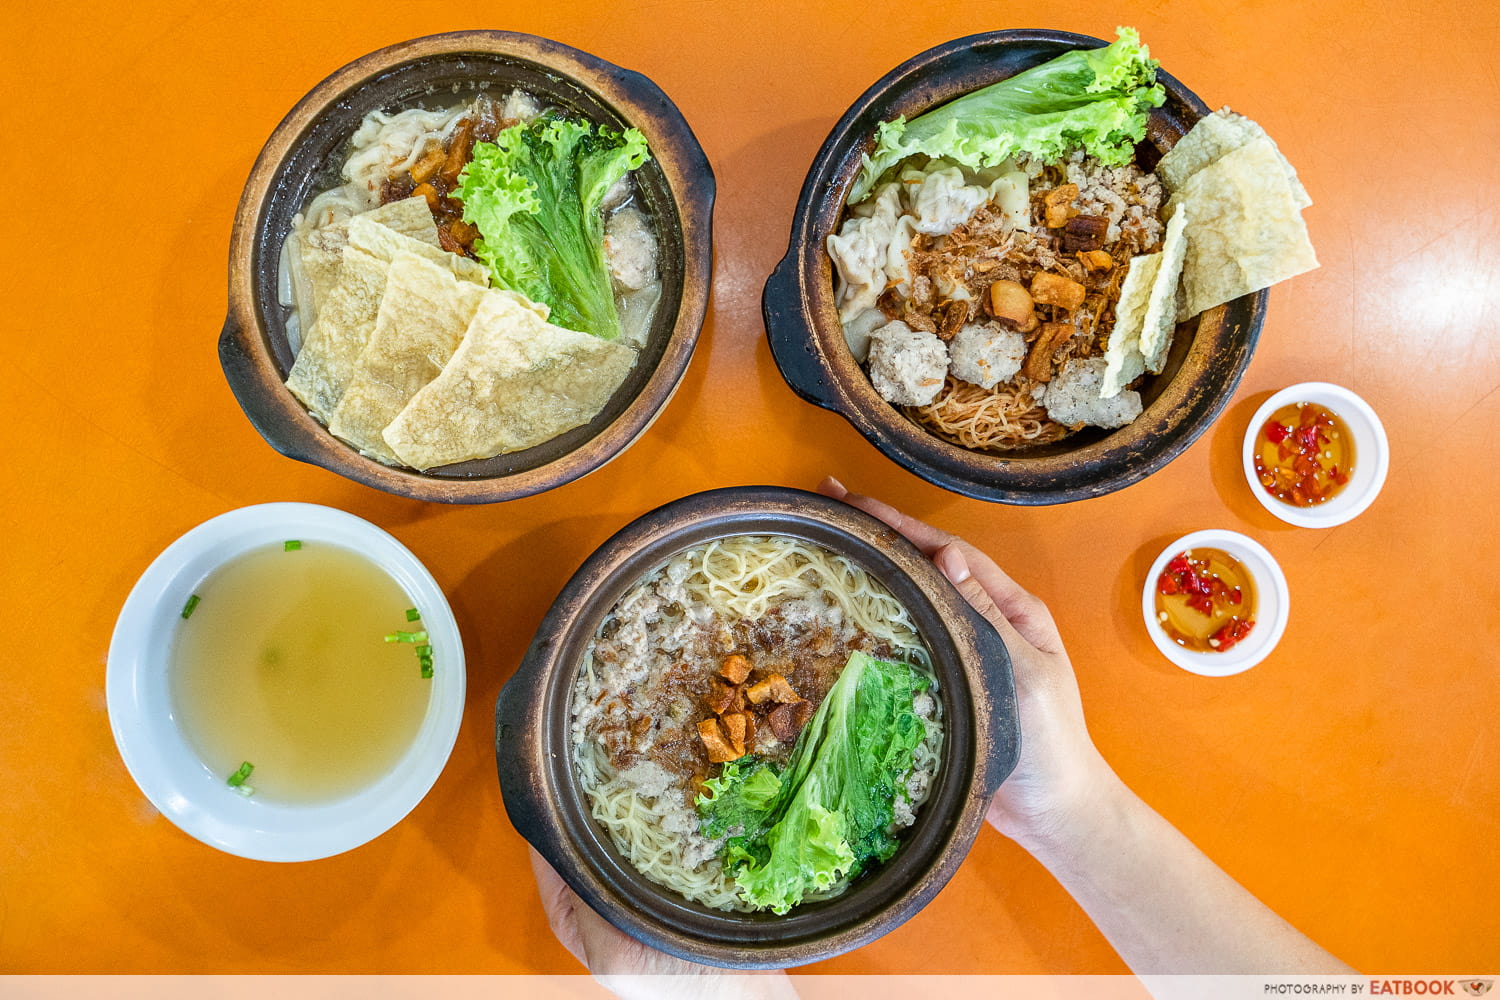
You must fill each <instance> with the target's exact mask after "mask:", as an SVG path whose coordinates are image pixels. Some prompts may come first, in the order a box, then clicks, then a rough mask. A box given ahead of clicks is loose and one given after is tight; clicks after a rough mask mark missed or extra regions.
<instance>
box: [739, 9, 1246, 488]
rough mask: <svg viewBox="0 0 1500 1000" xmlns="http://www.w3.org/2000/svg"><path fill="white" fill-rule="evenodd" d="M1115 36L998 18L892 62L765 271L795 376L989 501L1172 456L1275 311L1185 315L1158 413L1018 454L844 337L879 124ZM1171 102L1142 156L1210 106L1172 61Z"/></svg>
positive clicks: (941, 481)
mask: <svg viewBox="0 0 1500 1000" xmlns="http://www.w3.org/2000/svg"><path fill="white" fill-rule="evenodd" d="M1104 44H1106V43H1105V42H1104V41H1102V40H1100V39H1098V38H1092V37H1090V36H1088V35H1075V34H1071V33H1069V32H1063V31H1044V30H1032V29H1026V30H1016V31H992V32H987V33H985V34H981V35H971V36H969V37H967V38H960V39H958V40H956V41H952V42H948V43H946V44H944V45H939V46H937V47H936V48H933V49H929V50H927V51H926V52H923V53H922V54H921V55H918V56H916V57H914V58H912V59H910V60H908V61H907V62H905V63H903V64H902V65H900V66H898V67H896V69H894V70H892V71H891V72H890V73H888V74H886V76H885V77H883V78H882V79H881V80H880V81H879V82H877V83H876V84H875V85H874V86H873V87H871V88H870V89H869V90H867V91H865V93H864V95H863V96H861V97H860V99H859V100H858V101H856V102H855V103H854V106H853V107H851V108H850V109H849V110H848V111H847V112H845V114H844V117H843V118H841V119H839V122H838V124H837V125H835V126H834V128H833V131H832V132H831V133H830V134H829V136H828V138H827V140H825V141H824V143H823V148H822V149H821V150H819V152H818V156H817V158H816V159H815V160H814V161H813V165H812V169H811V170H810V171H809V172H808V175H807V180H806V182H805V183H804V184H803V186H802V194H801V197H800V198H799V199H798V201H797V208H796V212H795V213H794V215H793V218H792V234H791V245H790V246H789V248H788V249H787V253H786V256H785V257H783V258H782V260H781V263H780V264H778V265H777V266H776V270H775V271H774V272H773V273H772V275H771V277H770V279H769V280H768V281H767V282H766V288H765V296H764V298H763V300H762V306H763V309H764V313H765V322H766V334H767V337H768V339H769V340H770V345H771V353H772V355H773V356H774V357H775V359H776V365H777V367H778V368H780V369H781V374H782V376H783V377H784V378H785V379H786V381H787V384H788V385H790V386H791V387H792V389H793V390H795V391H796V393H797V394H798V395H799V396H801V397H802V398H803V399H805V400H807V401H808V402H810V403H815V404H816V405H818V406H821V407H824V408H825V409H829V410H833V411H834V412H836V413H838V414H839V415H841V416H842V417H844V419H846V420H848V421H849V422H850V423H851V424H853V425H854V427H855V428H856V429H857V430H858V431H859V432H860V433H861V434H863V435H864V436H865V438H866V439H867V440H869V441H870V443H871V444H873V445H875V447H877V448H879V449H880V450H881V451H882V452H884V453H885V455H886V456H887V457H888V458H890V459H891V460H892V461H894V462H896V463H898V464H900V465H902V466H904V467H906V468H907V469H909V470H911V471H912V472H914V473H916V474H917V475H919V476H921V477H922V478H923V479H926V480H927V481H929V482H932V483H936V484H937V485H938V486H942V487H944V488H945V489H949V490H952V491H953V492H955V493H961V494H963V495H964V496H969V497H974V498H975V499H979V500H991V501H997V502H1000V503H1011V504H1024V505H1043V504H1055V503H1066V502H1068V501H1072V500H1082V499H1085V498H1087V497H1095V496H1102V495H1104V494H1106V493H1111V492H1114V491H1115V490H1118V489H1122V488H1124V487H1126V486H1129V485H1130V484H1132V483H1135V482H1138V481H1140V480H1141V479H1144V478H1145V477H1146V476H1149V475H1150V474H1151V473H1153V472H1155V471H1157V470H1158V469H1160V468H1162V467H1163V466H1165V465H1166V464H1167V463H1168V462H1170V461H1171V460H1172V459H1174V458H1176V457H1177V456H1178V455H1179V454H1181V453H1182V452H1183V451H1184V450H1185V449H1186V448H1187V447H1188V446H1189V445H1191V444H1192V443H1193V442H1194V441H1195V440H1196V439H1197V438H1198V436H1199V435H1200V434H1202V433H1203V432H1204V431H1205V430H1207V429H1208V427H1209V425H1210V424H1212V423H1213V421H1214V419H1215V418H1216V417H1217V416H1218V415H1219V413H1220V411H1222V410H1223V409H1224V406H1225V405H1226V404H1227V403H1228V402H1229V398H1230V397H1231V396H1232V395H1233V394H1234V390H1235V387H1236V386H1238V385H1239V381H1240V377H1241V376H1242V375H1243V374H1244V371H1245V368H1246V366H1248V365H1249V363H1250V355H1251V353H1252V352H1253V351H1254V350H1255V342H1256V340H1257V339H1258V338H1259V336H1260V328H1261V323H1262V322H1263V321H1264V318H1265V311H1266V297H1267V293H1266V292H1264V291H1261V292H1257V293H1255V294H1253V295H1247V296H1244V297H1242V298H1239V299H1236V300H1234V301H1233V302H1230V303H1228V304H1227V305H1225V306H1220V307H1218V308H1215V309H1211V310H1209V311H1208V312H1206V313H1204V314H1203V315H1202V316H1201V317H1199V318H1198V319H1197V320H1190V321H1188V323H1186V324H1184V325H1182V326H1181V327H1179V329H1178V332H1177V336H1176V337H1175V339H1174V341H1173V344H1172V350H1171V354H1170V355H1169V357H1168V359H1167V363H1166V368H1165V370H1164V371H1163V372H1162V373H1161V374H1160V375H1158V376H1155V377H1153V378H1151V379H1150V381H1149V382H1147V383H1146V385H1145V387H1144V389H1143V391H1142V393H1141V395H1142V402H1143V403H1144V404H1145V412H1144V413H1142V414H1141V416H1140V417H1138V418H1137V419H1136V420H1135V422H1133V423H1132V424H1130V425H1129V426H1127V427H1123V428H1120V429H1119V430H1116V431H1113V432H1111V431H1105V430H1102V429H1099V428H1088V429H1085V430H1083V431H1080V432H1078V433H1077V434H1074V435H1072V436H1070V437H1069V438H1067V439H1065V440H1063V441H1061V442H1058V443H1056V444H1053V445H1049V446H1043V447H1039V448H1036V449H1030V450H1026V451H1024V452H1013V453H1010V454H1007V455H1000V454H991V453H987V452H978V451H970V450H968V449H966V448H961V447H959V446H957V445H953V444H949V443H948V442H946V441H944V440H942V439H941V438H938V437H936V436H934V435H932V434H930V433H928V432H927V431H926V430H924V429H923V428H921V427H920V426H918V425H917V424H915V423H913V422H912V421H911V420H909V419H907V417H906V416H905V415H904V414H903V413H901V411H900V410H898V409H896V408H895V407H893V406H892V405H891V404H889V403H887V402H886V401H885V400H884V399H882V398H881V397H880V396H879V395H878V394H877V393H876V392H875V390H874V388H873V387H872V386H871V385H870V380H869V378H868V377H867V376H866V375H865V373H864V371H863V369H862V368H861V367H860V366H859V364H858V363H857V362H856V361H855V360H854V356H853V355H852V354H850V352H849V349H848V347H847V345H846V344H845V341H844V334H843V327H842V325H841V324H840V322H839V317H838V310H837V309H836V308H835V307H834V299H833V265H832V262H831V261H830V260H829V257H828V253H827V251H826V249H825V246H826V244H827V241H828V236H829V234H830V233H832V232H834V231H835V229H836V227H837V226H838V223H839V217H840V215H841V213H842V212H843V206H844V200H845V198H846V197H847V194H848V191H849V187H850V185H851V184H852V183H853V182H854V177H855V175H856V174H857V173H858V172H859V168H860V157H861V155H862V154H864V153H865V152H867V151H868V150H870V149H871V148H873V146H874V135H875V129H876V127H877V126H878V125H879V124H880V123H881V122H885V121H889V120H891V119H893V118H895V117H897V116H898V115H906V116H907V117H908V118H911V117H914V116H916V115H919V114H921V113H922V112H924V111H928V110H931V109H932V108H935V107H937V106H938V105H941V104H944V103H946V102H948V101H949V100H952V99H953V98H955V97H958V96H959V95H961V94H965V93H967V92H969V91H971V90H976V89H978V88H980V87H983V86H986V85H988V84H991V83H995V82H997V81H999V80H1003V79H1005V78H1006V77H1009V76H1012V75H1014V74H1015V73H1018V72H1020V71H1021V70H1024V69H1029V68H1030V67H1032V66H1035V65H1037V64H1039V63H1042V62H1045V61H1047V60H1048V59H1051V58H1053V57H1054V56H1058V55H1061V54H1062V53H1063V52H1066V51H1068V50H1069V49H1077V48H1098V47H1100V46H1103V45H1104ZM1157 76H1158V79H1159V80H1160V81H1161V83H1162V85H1163V87H1164V88H1165V89H1166V92H1167V101H1166V103H1165V104H1164V105H1163V106H1162V107H1160V108H1157V109H1156V110H1154V111H1152V112H1151V118H1150V121H1149V124H1148V126H1147V132H1146V141H1145V143H1143V144H1142V146H1143V148H1142V151H1141V157H1142V159H1144V160H1145V161H1146V162H1147V163H1149V164H1151V165H1154V163H1155V161H1156V159H1158V158H1159V157H1160V155H1161V154H1162V153H1164V152H1166V151H1167V150H1168V149H1170V148H1171V147H1172V145H1173V144H1174V143H1175V142H1176V141H1177V140H1178V139H1179V138H1181V137H1182V135H1183V134H1184V133H1185V132H1186V131H1187V130H1188V129H1189V128H1191V127H1192V126H1193V124H1194V123H1195V122H1196V121H1197V120H1198V119H1199V118H1201V117H1203V116H1204V115H1206V114H1208V107H1207V106H1206V105H1205V104H1204V103H1203V102H1202V101H1201V100H1199V99H1198V98H1197V97H1196V96H1195V95H1194V94H1193V93H1192V92H1191V91H1189V90H1188V89H1187V88H1186V87H1184V86H1183V85H1182V84H1180V83H1178V82H1177V81H1176V80H1175V79H1173V78H1172V77H1171V76H1169V75H1167V74H1166V73H1161V72H1158V74H1157Z"/></svg>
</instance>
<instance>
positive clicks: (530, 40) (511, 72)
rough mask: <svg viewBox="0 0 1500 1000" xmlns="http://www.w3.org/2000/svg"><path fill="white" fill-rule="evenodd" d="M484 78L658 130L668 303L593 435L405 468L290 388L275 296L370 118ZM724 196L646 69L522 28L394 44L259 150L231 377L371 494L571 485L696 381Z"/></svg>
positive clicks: (232, 290) (233, 291)
mask: <svg viewBox="0 0 1500 1000" xmlns="http://www.w3.org/2000/svg"><path fill="white" fill-rule="evenodd" d="M479 82H486V83H488V84H489V86H490V87H491V89H493V90H495V91H496V92H499V93H504V92H505V91H508V90H509V88H511V87H513V86H520V87H522V88H524V89H526V90H528V91H530V92H531V93H532V94H533V95H535V96H537V97H538V98H540V99H541V100H542V101H543V102H544V103H549V104H555V105H558V106H561V107H565V108H568V109H570V110H572V111H575V112H577V113H579V114H580V115H582V116H584V117H586V118H589V119H591V120H593V121H595V122H598V123H601V124H605V125H609V126H611V127H613V128H624V127H629V126H632V125H633V126H635V127H636V128H639V129H640V130H641V131H642V132H643V133H644V134H645V136H646V140H647V143H648V145H649V147H650V150H651V156H652V158H651V160H650V161H649V162H648V163H647V164H645V165H644V166H643V167H642V168H640V170H638V171H637V173H636V177H637V179H638V189H639V190H640V192H641V197H642V198H643V199H644V201H645V207H646V209H647V211H648V213H649V214H650V215H651V217H652V218H653V219H654V221H655V223H656V227H657V237H658V242H659V244H660V248H661V256H660V261H659V266H660V271H661V279H662V300H661V305H660V306H659V307H658V311H657V316H656V320H655V323H654V324H653V327H652V330H651V332H650V335H649V337H648V339H647V342H646V345H645V348H644V350H642V352H641V356H640V359H639V360H638V361H637V363H636V366H635V368H634V369H633V370H632V371H631V373H630V375H629V377H628V378H627V379H626V381H625V383H624V385H622V386H621V387H620V389H619V390H618V391H617V392H616V393H615V395H614V397H613V398H612V399H611V400H610V401H609V403H608V404H607V405H606V406H605V408H604V410H603V411H602V412H601V413H600V414H599V415H598V416H597V417H595V418H594V419H593V420H592V421H591V422H589V423H588V424H587V425H585V426H583V427H578V428H574V429H573V430H570V431H568V432H566V433H564V434H562V435H559V436H558V437H556V438H553V439H552V440H551V441H547V442H545V443H544V444H540V445H538V446H536V447H535V448H530V449H527V450H525V451H521V452H516V453H514V454H510V455H502V456H499V457H497V458H491V459H486V460H483V461H475V462H465V463H462V464H458V465H451V466H446V467H443V468H438V469H432V470H429V471H427V472H425V473H422V472H416V471H413V470H411V469H398V468H391V467H389V466H385V465H382V464H380V463H379V462H376V461H373V460H372V459H368V458H365V457H364V456H363V455H361V454H359V452H358V451H356V450H355V449H353V448H351V447H349V446H348V445H346V444H344V443H343V442H342V441H339V440H338V439H337V438H335V437H334V436H333V435H331V434H329V433H328V431H327V429H326V428H324V427H323V426H322V425H321V424H319V423H318V422H317V421H316V420H315V419H313V417H312V416H311V415H309V414H308V413H307V411H306V410H304V409H303V408H302V405H301V403H299V402H298V401H297V399H296V397H294V396H293V395H292V394H291V392H290V391H288V390H287V388H286V386H285V385H284V383H285V380H286V376H287V373H288V371H290V369H291V365H292V361H293V360H294V358H293V355H292V351H291V347H290V345H289V344H288V342H287V336H286V323H285V320H286V314H287V312H288V310H286V309H285V308H283V307H282V306H280V305H279V304H278V302H277V276H278V269H279V255H280V252H281V245H282V243H283V242H284V241H285V239H286V236H287V234H288V232H290V230H291V226H292V217H293V216H294V215H295V214H296V213H297V212H298V211H300V210H301V209H302V208H303V207H304V206H305V205H306V204H307V202H308V201H309V200H310V199H311V198H312V196H313V195H314V194H315V193H317V192H318V191H322V190H326V189H327V188H329V187H332V186H334V185H335V184H336V183H338V170H339V167H340V165H341V162H342V160H343V157H344V155H345V153H346V151H347V149H348V143H349V138H350V136H351V135H352V134H353V133H354V130H355V129H356V128H357V127H358V125H359V123H360V121H361V120H362V119H363V118H364V116H365V115H366V114H367V113H369V112H370V111H372V110H374V109H376V108H384V109H387V110H394V109H401V108H405V107H412V106H416V105H418V104H423V103H424V102H425V103H426V104H427V105H429V106H431V105H433V103H434V102H435V101H438V100H441V98H442V96H443V95H445V94H449V93H453V88H454V87H455V86H457V87H459V88H461V89H460V91H459V93H462V94H468V93H471V92H472V90H471V89H470V88H471V87H472V86H473V85H474V84H476V83H479ZM713 201H714V177H713V171H712V169H711V168H710V166H709V163H708V159H707V157H705V156H704V154H703V150H702V148H701V147H700V146H699V145H698V141H697V139H696V138H695V137H694V135H693V132H692V130H691V129H690V128H689V127H688V125H687V122H686V121H684V120H683V117H682V115H681V113H679V112H678V110H677V108H676V106H675V105H673V104H672V102H671V100H669V99H668V98H667V96H666V94H664V93H662V91H661V89H660V88H659V87H657V86H656V84H654V83H652V82H651V81H650V80H648V79H647V78H646V77H644V76H642V75H641V74H639V73H634V72H631V71H629V70H624V69H621V68H620V67H618V66H615V65H612V64H610V63H607V62H605V61H604V60H602V59H598V58H595V57H594V56H591V55H588V54H587V53H584V52H580V51H578V50H577V49H573V48H569V47H568V46H566V45H560V44H558V43H557V42H552V41H548V40H546V39H543V38H537V37H535V36H532V35H523V34H517V33H514V32H508V31H460V32H453V33H451V34H445V35H432V36H430V37H427V38H418V39H415V40H413V41H409V42H402V43H400V44H397V45H392V46H390V47H388V48H384V49H381V50H380V51H378V52H373V53H371V54H370V55H367V56H364V57H363V58H361V59H357V60H355V61H354V62H352V63H350V64H349V65H347V66H345V67H343V68H342V69H340V70H338V71H336V72H335V73H334V74H333V75H332V76H330V77H328V79H326V80H324V81H323V82H322V83H320V84H318V85H317V86H316V87H314V88H313V89H312V91H311V92H309V93H308V95H307V96H306V97H304V98H303V99H302V100H301V101H299V102H298V103H297V106H296V107H294V108H293V109H292V110H291V113H290V114H288V115H287V116H286V118H285V119H284V120H283V121H282V122H281V124H280V125H278V126H277V128H276V131H275V132H274V133H272V135H271V138H270V140H269V141H268V142H267V143H266V145H265V148H264V149H263V150H261V154H260V157H259V158H258V159H257V160H256V162H255V166H254V168H253V169H252V170H251V172H250V179H249V180H248V181H247V182H246V184H245V191H244V194H243V196H242V197H241V198H240V204H239V209H238V211H237V213H236V215H235V222H234V234H233V237H232V239H231V242H230V251H229V315H228V317H227V318H226V320H225V322H224V331H223V334H222V335H221V336H220V338H219V357H220V360H221V362H222V364H223V367H224V374H225V376H226V377H227V378H228V380H229V385H230V387H231V388H232V389H233V390H234V394H235V397H236V398H237V399H238V400H239V402H240V406H241V407H242V408H243V409H244V411H245V415H246V416H248V417H249V418H250V422H251V423H252V424H254V425H255V429H256V430H258V431H260V433H261V436H263V437H264V438H265V439H266V441H267V442H269V443H270V445H271V446H272V447H273V448H275V449H276V450H277V451H279V452H281V453H282V454H283V455H286V456H288V457H290V458H295V459H297V460H298V461H302V462H310V463H312V464H313V465H318V466H322V467H323V468H325V469H328V470H330V471H332V472H336V473H338V474H339V475H341V476H345V477H347V478H349V479H353V480H355V481H356V482H360V483H364V484H365V485H367V486H373V487H375V488H376V489H380V490H384V491H386V492H388V493H395V494H398V495H400V496H407V497H415V498H417V499H421V500H438V501H443V502H447V503H492V502H494V501H498V500H510V499H514V498H516V497H523V496H530V495H532V494H534V493H539V492H542V491H543V490H548V489H551V488H553V487H555V486H560V485H562V484H564V483H567V482H571V481H572V480H574V479H577V478H579V477H580V476H583V475H585V474H587V473H589V472H591V471H593V470H594V469H597V468H599V467H600V466H602V465H604V464H605V463H606V462H608V461H609V460H610V459H612V458H614V457H615V456H616V455H618V454H620V452H622V451H624V450H625V449H626V448H628V447H629V446H630V445H631V444H632V443H633V442H634V441H635V439H636V438H637V437H639V436H640V435H641V434H642V433H643V432H644V431H645V430H646V428H647V427H649V426H650V424H651V421H652V420H653V419H655V417H656V415H657V413H658V412H660V410H661V408H662V407H663V406H665V405H666V403H667V401H668V400H669V399H670V398H671V396H672V393H673V391H674V390H675V389H676V387H677V384H678V382H679V381H680V380H681V379H682V375H683V372H684V371H685V370H686V368H687V364H688V361H689V360H690V359H691V357H692V354H693V348H694V346H695V345H696V343H697V340H698V333H699V330H700V328H701V326H702V324H703V315H704V311H705V309H706V308H707V304H708V293H709V285H710V280H711V272H712V252H711V239H712V225H713Z"/></svg>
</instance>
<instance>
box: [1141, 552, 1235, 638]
mask: <svg viewBox="0 0 1500 1000" xmlns="http://www.w3.org/2000/svg"><path fill="white" fill-rule="evenodd" d="M1156 621H1157V624H1158V625H1160V626H1161V629H1162V631H1163V632H1165V633H1166V634H1167V637H1168V638H1170V639H1171V640H1172V641H1173V642H1175V643H1177V645H1179V646H1181V647H1183V648H1184V649H1189V650H1192V651H1193V652H1197V653H1222V652H1224V651H1225V650H1228V649H1231V648H1233V647H1234V646H1235V645H1237V644H1238V643H1239V642H1240V641H1241V640H1243V639H1244V638H1245V637H1246V636H1248V635H1249V634H1250V631H1251V629H1253V628H1254V627H1255V582H1254V581H1253V580H1252V579H1251V577H1250V572H1249V570H1247V569H1246V568H1245V567H1244V565H1242V564H1241V563H1240V561H1239V560H1238V559H1236V558H1235V557H1234V556H1232V555H1230V554H1229V553H1227V552H1224V551H1222V550H1220V549H1206V548H1203V549H1189V550H1187V551H1184V552H1179V553H1177V554H1176V555H1175V556H1173V557H1172V558H1171V559H1170V560H1168V562H1167V565H1166V568H1165V569H1164V570H1163V571H1162V574H1161V576H1159V577H1157V579H1156Z"/></svg>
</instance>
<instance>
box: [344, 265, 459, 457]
mask: <svg viewBox="0 0 1500 1000" xmlns="http://www.w3.org/2000/svg"><path fill="white" fill-rule="evenodd" d="M487 291H488V290H487V289H485V288H483V287H481V286H479V285H476V284H474V283H472V282H468V281H459V280H458V279H457V278H455V277H454V276H453V273H452V272H451V271H449V270H447V269H446V268H442V267H439V266H438V265H437V264H434V263H432V262H431V261H428V260H424V259H423V258H421V257H418V256H416V255H415V254H411V253H401V254H397V256H396V258H395V259H394V260H392V261H391V265H390V268H389V270H388V271H387V272H386V279H385V295H384V297H382V299H381V300H380V311H379V313H378V314H377V315H376V318H375V329H374V331H373V332H372V333H371V334H370V339H369V341H368V342H367V343H366V344H365V347H364V350H363V351H361V352H360V355H359V360H358V362H357V364H356V366H355V371H354V374H353V377H352V378H351V379H350V380H349V386H348V388H347V389H346V390H345V392H344V395H343V398H342V399H340V400H339V404H338V407H337V408H335V409H334V411H333V417H332V419H331V420H329V422H328V429H329V430H330V431H332V432H333V433H334V435H336V436H337V437H339V438H341V439H342V440H344V441H347V442H348V443H349V444H352V445H353V446H354V447H356V448H358V449H359V450H360V451H361V452H363V453H364V454H366V455H369V456H370V457H371V458H374V459H375V460H377V461H380V462H384V463H386V464H387V465H390V464H392V463H394V462H395V461H396V460H397V459H396V456H395V453H394V452H392V451H391V449H390V446H389V445H387V444H386V443H385V438H384V437H383V436H382V433H381V432H382V431H384V430H385V428H386V426H387V425H388V424H389V423H390V422H391V421H392V420H394V419H395V417H396V415H397V414H398V413H400V412H401V411H402V409H404V408H405V406H406V404H407V403H408V402H409V401H410V400H411V398H412V397H413V396H415V395H416V394H417V391H418V390H419V389H421V388H422V387H423V386H424V385H426V384H427V383H429V382H431V381H432V380H433V379H435V378H437V376H438V373H439V372H441V371H442V370H443V366H444V365H446V364H447V363H448V359H449V358H451V357H453V352H454V351H456V350H458V345H459V343H460V342H461V341H462V340H463V337H464V331H465V330H467V329H468V328H469V322H470V321H471V320H472V319H473V318H474V313H475V311H476V310H478V308H479V303H480V301H481V300H482V299H483V298H484V296H485V294H486V292H487Z"/></svg>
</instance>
